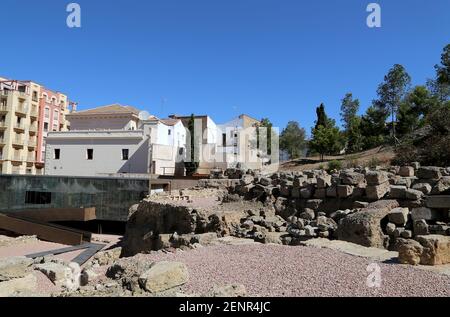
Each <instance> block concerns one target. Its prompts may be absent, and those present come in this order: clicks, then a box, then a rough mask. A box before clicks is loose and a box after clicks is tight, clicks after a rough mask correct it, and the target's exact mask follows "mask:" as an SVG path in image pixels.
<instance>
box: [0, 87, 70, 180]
mask: <svg viewBox="0 0 450 317" xmlns="http://www.w3.org/2000/svg"><path fill="white" fill-rule="evenodd" d="M48 92H50V91H48V90H47V89H45V87H43V86H41V85H39V84H37V83H35V82H31V81H18V80H10V79H7V78H0V173H3V174H43V171H44V170H43V168H44V162H43V157H42V149H41V148H42V147H43V146H45V144H44V143H45V141H44V138H45V135H44V133H43V131H44V122H45V120H46V119H44V117H45V115H46V111H45V109H44V108H42V106H41V105H42V104H43V102H44V101H45V99H46V98H47V97H48V94H49V93H48ZM51 93H52V94H54V95H57V96H58V98H59V99H60V100H57V101H56V102H58V103H61V102H63V103H65V105H64V109H65V110H64V111H60V112H58V118H55V119H53V122H52V123H55V122H57V126H56V127H55V128H54V129H52V130H53V131H61V130H65V129H67V125H68V123H67V121H66V120H65V114H66V113H67V112H68V111H69V110H68V107H67V96H65V95H63V94H61V93H54V92H51ZM53 97H54V96H53ZM54 98H55V97H54ZM52 102H53V100H52ZM60 105H61V104H58V105H57V107H60ZM49 120H50V119H49ZM47 127H48V125H47Z"/></svg>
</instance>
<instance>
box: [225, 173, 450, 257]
mask: <svg viewBox="0 0 450 317" xmlns="http://www.w3.org/2000/svg"><path fill="white" fill-rule="evenodd" d="M234 174H241V178H240V183H239V184H237V185H235V186H231V187H230V192H231V193H233V194H237V195H240V196H241V197H243V198H244V199H246V200H253V201H262V202H263V203H264V204H265V205H273V206H274V209H275V210H276V216H279V217H281V218H282V219H284V220H286V232H287V233H288V234H289V236H284V237H283V239H282V241H284V242H285V243H295V242H296V241H298V239H304V238H313V237H326V238H338V239H341V240H346V241H351V242H355V243H358V244H361V245H364V246H370V247H381V248H383V247H385V248H390V249H394V250H398V249H399V248H400V247H401V246H402V245H405V244H404V243H403V244H402V243H397V240H398V239H415V238H416V237H418V236H424V235H441V236H450V195H449V194H450V168H441V167H420V166H419V164H413V165H412V166H401V167H391V168H389V169H385V170H382V169H381V168H377V169H373V170H371V169H368V168H354V169H347V170H342V171H340V172H336V173H333V174H331V175H330V174H328V173H327V172H326V171H323V170H311V171H303V172H292V173H288V172H284V173H275V174H271V175H258V174H257V173H255V172H251V173H248V172H245V171H241V173H236V172H235V171H233V175H234ZM378 201H381V203H377V202H378ZM251 217H254V215H251V216H250V217H249V218H247V219H246V220H244V224H246V226H248V225H249V224H250V225H251V224H252V218H251ZM281 228H283V227H281ZM267 229H269V228H267ZM260 231H262V230H260ZM445 239H446V238H444V240H445ZM422 262H427V261H422ZM428 262H430V261H428Z"/></svg>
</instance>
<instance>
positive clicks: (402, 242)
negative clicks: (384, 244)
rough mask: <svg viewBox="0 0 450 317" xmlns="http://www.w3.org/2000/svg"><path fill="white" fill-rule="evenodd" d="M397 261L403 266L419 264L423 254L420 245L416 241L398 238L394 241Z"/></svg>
mask: <svg viewBox="0 0 450 317" xmlns="http://www.w3.org/2000/svg"><path fill="white" fill-rule="evenodd" d="M396 245H397V250H398V260H399V262H400V263H403V264H412V265H418V264H420V258H421V256H422V253H423V247H422V245H421V244H420V243H419V242H417V241H416V240H412V239H402V238H398V239H397V241H396Z"/></svg>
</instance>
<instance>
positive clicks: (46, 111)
mask: <svg viewBox="0 0 450 317" xmlns="http://www.w3.org/2000/svg"><path fill="white" fill-rule="evenodd" d="M44 117H45V118H50V109H49V108H45V110H44Z"/></svg>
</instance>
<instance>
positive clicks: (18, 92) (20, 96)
mask: <svg viewBox="0 0 450 317" xmlns="http://www.w3.org/2000/svg"><path fill="white" fill-rule="evenodd" d="M17 97H19V98H20V99H23V100H26V99H27V97H28V94H27V93H26V92H23V91H17Z"/></svg>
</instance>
